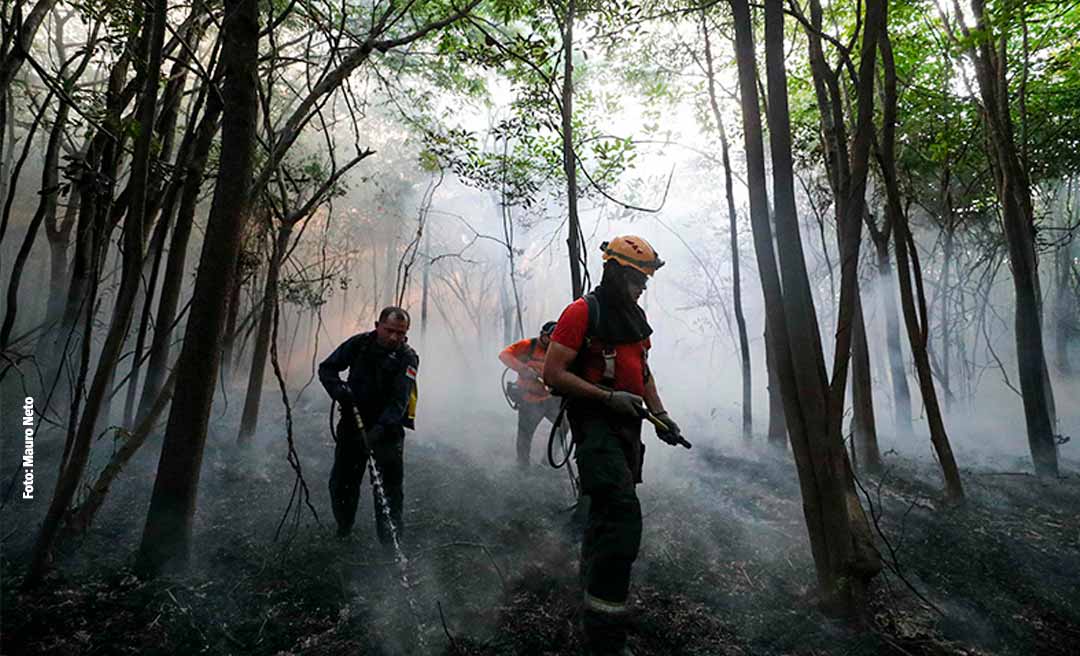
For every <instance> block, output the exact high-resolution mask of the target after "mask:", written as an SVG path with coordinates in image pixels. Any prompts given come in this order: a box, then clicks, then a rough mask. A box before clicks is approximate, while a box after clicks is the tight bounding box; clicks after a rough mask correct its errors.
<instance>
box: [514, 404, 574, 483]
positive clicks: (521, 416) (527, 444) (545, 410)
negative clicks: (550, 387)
mask: <svg viewBox="0 0 1080 656" xmlns="http://www.w3.org/2000/svg"><path fill="white" fill-rule="evenodd" d="M561 403H562V400H561V399H558V398H556V397H554V396H551V397H548V398H547V399H545V400H543V401H522V402H521V405H519V406H518V427H517V461H518V464H519V465H521V466H523V467H524V466H527V465H528V464H529V456H530V454H531V453H532V440H533V434H534V433H536V427H537V426H539V425H540V420H542V419H544V418H547V420H548V421H550V422H551V423H552V424H554V423H555V419H557V418H558V416H559V405H560V404H561ZM559 430H560V431H562V433H563V434H564V435H565V434H566V422H565V421H564V422H563V425H562V426H560V427H559ZM544 444H545V446H546V444H547V443H546V442H545V443H544Z"/></svg>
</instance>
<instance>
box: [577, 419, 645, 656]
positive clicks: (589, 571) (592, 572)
mask: <svg viewBox="0 0 1080 656" xmlns="http://www.w3.org/2000/svg"><path fill="white" fill-rule="evenodd" d="M570 419H571V422H570V426H571V428H572V430H573V431H574V441H575V443H576V444H577V455H576V459H577V464H578V472H579V473H580V475H581V491H582V494H583V495H588V496H589V497H590V499H591V504H590V507H589V516H588V520H587V523H586V527H585V535H584V538H583V540H582V543H581V578H582V583H583V585H584V588H585V590H584V598H585V599H584V613H583V616H582V627H583V629H584V638H585V643H586V646H587V647H588V649H589V651H590V653H593V654H619V653H622V650H623V648H624V647H625V646H626V615H627V606H626V600H627V596H628V594H629V589H630V570H631V568H632V566H633V564H634V560H636V559H637V555H638V550H639V548H640V546H641V504H640V503H639V502H638V498H637V492H636V491H635V489H634V486H635V485H636V484H637V483H638V482H640V480H641V462H642V456H643V454H644V446H643V445H642V444H641V422H640V420H638V419H634V418H628V419H623V418H621V417H613V416H611V415H610V414H608V413H605V412H604V411H603V410H600V409H598V408H595V407H589V406H586V408H573V407H572V408H571V413H570Z"/></svg>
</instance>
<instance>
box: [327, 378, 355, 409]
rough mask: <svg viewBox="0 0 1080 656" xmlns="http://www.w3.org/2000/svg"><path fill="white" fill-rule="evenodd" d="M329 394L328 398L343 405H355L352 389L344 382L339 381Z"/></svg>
mask: <svg viewBox="0 0 1080 656" xmlns="http://www.w3.org/2000/svg"><path fill="white" fill-rule="evenodd" d="M332 389H333V391H332V392H330V398H332V399H334V400H335V401H337V402H338V403H341V404H343V405H355V404H354V402H353V394H352V388H351V387H349V384H348V383H346V382H341V381H339V382H338V384H337V385H335V386H334V387H333V388H332Z"/></svg>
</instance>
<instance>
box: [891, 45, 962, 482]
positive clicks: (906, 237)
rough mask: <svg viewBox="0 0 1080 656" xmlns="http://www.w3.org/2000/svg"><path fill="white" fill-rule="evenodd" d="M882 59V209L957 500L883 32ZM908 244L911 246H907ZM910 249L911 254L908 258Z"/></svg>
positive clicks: (934, 434)
mask: <svg viewBox="0 0 1080 656" xmlns="http://www.w3.org/2000/svg"><path fill="white" fill-rule="evenodd" d="M881 62H882V68H883V71H884V80H885V85H884V86H885V94H884V107H883V108H882V115H883V122H882V139H881V150H880V155H881V165H882V166H881V168H882V177H883V178H884V179H885V191H886V202H887V207H886V211H887V212H888V213H889V218H888V219H887V221H889V224H890V225H891V226H892V227H893V243H894V246H895V249H896V267H897V270H898V274H899V279H900V302H901V307H902V309H903V312H904V323H905V325H906V326H907V331H908V341H909V342H910V344H911V355H912V357H913V358H914V360H915V373H916V377H917V378H918V381H919V389H920V391H921V392H922V398H923V407H924V408H925V409H926V419H927V422H928V423H929V425H930V442H931V443H932V444H933V445H934V451H935V453H936V454H937V457H938V462H939V463H940V465H941V471H942V474H943V476H944V477H945V494H946V496H947V498H948V499H949V500H950V501H952V502H954V503H959V502H962V501H963V499H964V488H963V484H962V483H961V481H960V470H959V468H958V467H957V466H956V458H955V457H954V456H953V452H952V447H951V445H950V444H949V438H948V435H947V434H946V432H945V422H944V421H943V419H942V417H941V408H940V407H939V406H938V399H937V392H936V391H935V390H934V378H933V374H932V372H931V370H930V356H929V354H928V353H927V350H926V344H927V337H928V330H927V327H928V325H929V317H927V314H926V297H925V294H924V293H923V285H922V271H921V270H920V268H919V266H918V252H916V251H915V249H914V244H915V242H914V240H913V239H912V237H911V232H910V230H909V229H908V222H907V215H906V214H905V212H904V210H903V208H902V207H901V204H900V189H899V186H898V185H897V181H896V155H895V143H896V105H897V96H896V68H895V65H894V63H893V55H892V44H891V42H890V39H889V36H888V33H887V32H886V33H885V34H884V35H883V37H882V39H881ZM909 246H910V247H911V248H910V250H909ZM909 252H910V257H909ZM912 278H914V280H915V284H916V285H917V287H918V303H919V310H921V312H920V313H919V315H921V316H918V315H916V307H915V302H916V299H915V296H914V294H913V293H912V289H911V281H912Z"/></svg>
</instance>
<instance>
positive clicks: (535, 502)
mask: <svg viewBox="0 0 1080 656" xmlns="http://www.w3.org/2000/svg"><path fill="white" fill-rule="evenodd" d="M504 414H505V413H504ZM474 419H475V420H476V423H470V424H469V425H470V426H474V427H480V428H474V430H472V431H471V433H470V434H469V435H468V437H469V442H468V443H467V445H466V443H465V442H464V436H462V435H461V434H460V433H462V432H464V431H462V430H461V429H460V428H459V429H457V430H458V434H456V435H455V434H453V430H454V429H453V427H452V425H446V426H443V428H442V429H440V430H429V431H428V432H426V433H425V432H424V431H423V430H421V431H420V432H418V433H416V434H414V435H410V437H409V438H408V443H407V446H406V478H405V483H406V489H405V492H406V502H405V506H406V507H405V523H406V542H405V544H406V548H405V550H406V553H407V554H408V557H409V563H408V568H407V575H408V580H409V586H408V587H405V586H404V585H403V584H402V581H401V577H400V573H399V570H398V567H397V565H396V564H395V562H394V559H393V556H392V554H388V553H387V552H386V551H384V550H383V549H382V548H380V546H379V545H378V543H377V541H376V540H375V538H374V535H373V534H374V526H373V523H374V522H373V518H372V512H371V505H370V504H371V501H370V496H371V492H370V487H369V486H368V485H367V484H366V483H365V486H364V488H363V492H362V496H361V506H360V511H359V513H358V517H357V527H356V529H355V530H354V532H353V533H354V535H353V537H351V538H350V539H348V540H345V541H342V540H339V539H337V538H336V537H335V536H334V528H333V518H332V516H331V514H330V511H329V499H328V494H327V491H326V481H327V477H328V473H329V469H330V464H331V459H332V443H331V441H330V440H331V438H330V435H329V431H328V430H327V418H326V416H325V414H323V413H319V412H313V413H311V414H303V413H301V414H299V415H298V416H297V417H296V429H295V432H296V443H297V449H298V450H299V452H300V456H301V463H302V465H303V468H304V469H303V473H304V479H305V480H306V483H307V485H308V486H309V488H310V490H311V504H312V505H313V507H314V508H315V509H316V510H317V511H318V516H319V522H318V523H316V521H315V520H314V518H313V515H312V513H311V511H309V510H308V508H307V507H306V506H303V507H302V508H301V509H300V512H299V514H298V515H297V514H295V513H293V512H290V513H289V514H288V515H286V512H285V511H286V506H287V504H288V503H289V495H290V491H291V490H292V489H293V486H294V480H295V477H294V473H293V470H292V469H291V468H290V466H289V465H288V463H287V462H286V460H285V457H284V447H283V440H282V439H281V438H280V437H277V438H275V439H274V440H273V441H272V442H271V440H270V438H266V440H267V441H266V443H265V444H261V445H260V447H259V448H257V449H256V452H258V453H261V454H268V455H267V456H266V457H267V459H266V461H265V462H264V463H262V464H260V465H258V466H257V467H255V468H254V469H253V470H250V471H248V472H247V473H245V474H243V475H237V474H236V473H235V472H236V467H235V466H232V465H230V464H229V463H230V462H233V461H234V459H235V453H234V452H233V451H232V450H231V449H229V448H226V447H224V446H222V445H226V444H229V443H231V441H232V440H233V435H234V434H235V433H234V428H233V426H234V424H233V423H232V422H231V421H216V422H215V423H214V424H213V425H212V430H211V435H210V439H209V442H208V446H207V451H206V457H205V461H204V468H203V473H202V482H201V489H200V497H199V510H198V513H197V515H196V520H195V543H194V552H193V555H192V562H193V564H194V566H193V569H192V571H190V572H189V573H188V574H187V575H185V576H182V577H180V576H173V577H161V578H157V579H153V580H144V579H140V578H138V577H137V576H135V575H134V573H133V572H132V570H131V567H130V566H131V562H132V555H133V553H134V552H135V550H136V548H137V545H138V541H139V538H140V535H141V531H142V528H143V523H144V521H145V517H146V509H147V506H148V504H149V497H150V489H151V487H152V484H153V476H152V472H153V469H154V467H155V465H156V462H157V452H158V450H159V445H160V439H158V441H157V442H152V443H151V445H150V446H148V448H146V449H144V452H143V453H141V454H140V455H139V457H137V458H136V460H135V461H134V462H133V463H132V464H131V465H130V466H129V468H128V470H127V471H126V472H125V475H124V476H123V477H122V479H121V480H120V481H119V482H118V483H117V485H116V489H114V490H113V493H112V494H111V495H110V497H109V498H108V500H107V501H106V504H105V506H104V507H103V508H102V509H101V512H100V514H99V519H98V520H97V522H96V523H95V524H94V525H93V527H92V528H91V529H90V530H89V531H88V532H87V533H86V534H85V535H84V536H82V537H80V538H79V539H78V540H77V541H68V542H67V543H65V544H64V545H63V547H62V548H61V549H60V553H59V554H58V557H57V561H56V567H55V570H54V572H53V574H51V575H50V577H49V578H48V579H47V581H46V583H45V584H44V585H42V586H40V587H39V588H38V589H36V590H33V591H30V592H23V591H20V589H19V584H20V582H21V576H22V574H23V572H24V571H25V566H26V563H27V562H28V554H29V550H30V547H31V546H32V543H33V539H34V536H35V534H36V528H37V526H38V524H39V522H40V520H41V517H42V516H43V514H44V510H45V507H46V505H47V500H48V493H49V492H51V490H52V486H53V481H51V480H49V479H48V476H49V473H48V471H46V470H47V469H54V468H55V467H54V466H47V465H46V464H45V463H47V462H55V457H56V453H55V451H56V449H57V448H58V447H57V445H56V443H55V442H53V443H52V444H51V446H50V444H48V443H45V442H43V443H41V444H40V445H39V449H38V460H39V465H38V471H39V473H38V478H39V482H38V486H37V489H38V498H37V499H36V500H35V501H33V502H24V501H21V500H19V499H18V495H16V496H15V498H13V499H12V500H11V501H9V502H8V503H7V504H6V507H5V508H4V509H3V510H2V511H0V520H2V525H3V526H4V527H5V528H4V529H3V531H4V533H5V534H6V535H5V536H4V543H3V552H2V587H3V600H2V611H3V614H2V652H3V653H4V654H10V655H13V656H14V655H16V654H51V655H57V656H62V655H66V654H80V655H84V654H85V655H89V654H144V655H145V654H196V653H211V654H311V655H316V654H326V655H331V654H425V653H426V654H461V655H464V654H476V655H494V654H576V653H579V650H580V644H579V640H578V637H577V634H576V631H575V625H576V621H577V618H576V613H577V606H578V600H579V599H580V593H579V588H578V587H577V579H576V573H577V545H576V543H575V541H574V540H573V539H572V538H571V537H569V531H568V530H567V526H568V523H569V519H570V512H568V510H567V509H568V507H569V506H570V504H571V502H572V499H571V495H570V491H569V486H568V483H567V479H566V474H565V472H564V471H554V470H552V469H551V468H550V467H547V466H546V465H543V466H541V465H534V466H533V468H532V469H530V470H529V471H528V472H527V473H524V474H523V473H519V472H518V470H517V469H516V468H515V467H514V465H513V462H512V455H511V453H512V447H511V436H510V435H511V432H512V430H513V420H512V418H508V417H507V416H503V415H495V414H493V413H489V415H486V416H485V415H483V414H482V413H481V414H479V415H478V416H477V417H474ZM269 424H270V426H272V427H275V429H276V427H278V426H281V425H282V423H276V422H273V421H271V422H269ZM545 426H546V424H545ZM541 433H543V436H542V437H541ZM646 433H647V437H646V441H647V443H648V447H649V456H648V458H649V459H650V460H651V462H647V463H646V472H645V477H646V481H645V484H644V485H642V486H641V487H639V494H640V497H641V500H642V507H643V512H644V523H645V532H644V538H643V544H642V550H641V555H640V557H639V559H638V561H637V563H636V565H635V568H634V574H633V587H632V600H633V606H634V617H633V625H632V629H631V637H630V644H631V646H632V647H633V649H634V651H635V653H637V654H640V655H660V654H664V655H667V654H805V655H811V654H813V655H824V654H836V655H840V654H898V655H899V654H1040V655H1054V654H1062V655H1064V654H1075V653H1076V646H1077V645H1078V644H1080V594H1078V592H1077V591H1078V590H1080V513H1078V511H1077V509H1078V508H1080V476H1078V475H1077V471H1078V469H1080V467H1078V464H1077V462H1076V461H1075V460H1072V461H1069V462H1066V465H1065V468H1064V470H1065V474H1064V475H1063V477H1062V478H1061V479H1059V480H1057V481H1051V482H1046V481H1042V480H1038V479H1036V478H1034V477H1032V476H1030V475H1025V474H1022V473H1018V472H1019V469H1020V467H1019V466H1016V467H1013V468H1012V470H1011V471H1010V470H1008V469H1002V468H997V469H996V471H991V470H989V469H981V470H978V471H973V470H970V469H969V470H965V471H964V472H963V473H964V481H965V484H966V490H967V494H968V502H967V503H966V504H965V505H964V506H962V507H947V506H945V505H944V504H943V503H942V502H941V500H940V497H941V494H940V487H941V485H940V482H939V476H938V474H937V472H936V471H935V469H934V468H933V465H932V463H930V462H917V461H914V460H911V459H907V458H902V457H900V456H898V455H895V454H887V468H886V472H885V473H884V474H882V475H881V476H875V477H865V478H864V479H863V480H861V481H860V482H861V484H862V486H863V487H864V489H865V492H866V496H865V497H864V499H868V500H869V502H870V503H871V505H872V515H873V516H874V517H875V518H876V519H877V524H878V525H879V526H880V531H881V533H882V534H883V535H884V536H886V537H887V540H888V543H887V544H886V542H885V540H884V539H882V538H881V536H880V535H879V536H878V537H879V547H880V549H881V550H882V552H883V554H884V555H885V557H886V558H887V559H888V560H890V561H892V567H891V568H888V569H887V570H886V571H884V572H882V574H881V575H880V576H879V577H878V578H877V580H876V584H875V585H874V587H873V589H872V591H871V594H870V598H869V609H868V616H869V617H868V620H867V621H866V623H865V624H863V625H861V626H858V627H856V626H852V625H851V623H848V622H844V621H841V620H837V619H830V618H829V617H826V616H825V615H823V614H822V613H821V612H820V611H819V610H818V609H817V607H816V605H815V599H814V596H813V590H814V583H815V580H814V574H813V565H812V562H811V559H810V551H809V546H808V541H807V538H806V531H805V527H804V523H803V518H802V509H801V504H800V501H799V490H798V485H797V482H796V477H795V471H794V467H793V466H792V464H791V463H790V462H789V460H788V458H787V457H786V456H779V455H776V454H773V453H771V452H770V451H769V450H768V449H767V448H765V447H761V446H758V447H755V446H750V447H742V448H735V447H734V446H730V445H729V447H728V448H716V447H710V446H708V445H707V444H706V443H705V440H701V441H700V442H701V443H699V444H698V445H697V446H695V448H694V449H693V450H692V451H683V450H675V449H667V450H666V451H665V449H666V447H665V446H664V445H663V444H661V443H659V442H658V441H656V440H655V439H653V438H652V435H651V431H646ZM459 437H460V438H461V442H460V444H459V441H458V438H459ZM690 438H691V440H693V439H694V438H693V436H690ZM485 440H486V442H485ZM541 442H543V444H546V429H544V428H541V430H540V431H538V434H537V438H536V442H534V450H533V454H534V459H539V457H540V453H541V448H542V446H543V445H542V444H541ZM485 443H486V444H487V445H488V446H486V447H485V446H482V445H483V444H485ZM468 445H471V446H468ZM478 445H480V446H478ZM5 451H6V452H7V451H8V449H7V448H6V447H5ZM50 457H51V458H53V459H50ZM5 462H7V463H9V464H10V463H13V461H12V460H11V459H8V458H5ZM100 466H101V464H100V463H98V465H97V467H98V468H100ZM4 475H5V477H6V476H7V475H8V474H7V468H6V467H5V471H4ZM5 483H6V481H5ZM293 508H294V510H295V508H296V506H295V504H294V506H293ZM283 518H284V520H283ZM279 525H281V528H280V535H278V536H277V538H276V539H275V534H276V532H277V530H278V527H279ZM901 575H902V576H901ZM912 589H914V590H916V591H918V594H915V593H914V592H912Z"/></svg>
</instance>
